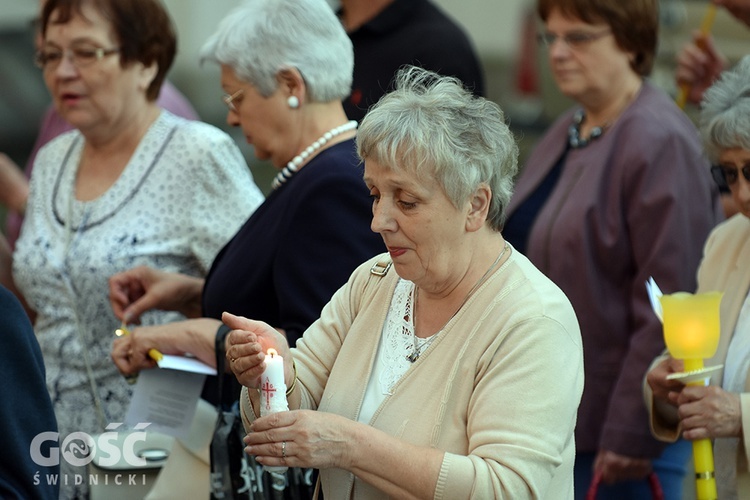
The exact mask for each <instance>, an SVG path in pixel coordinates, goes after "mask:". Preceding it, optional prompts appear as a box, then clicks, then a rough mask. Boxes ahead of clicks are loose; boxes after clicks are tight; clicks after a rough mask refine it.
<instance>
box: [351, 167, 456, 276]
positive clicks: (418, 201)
mask: <svg viewBox="0 0 750 500" xmlns="http://www.w3.org/2000/svg"><path fill="white" fill-rule="evenodd" d="M365 183H366V184H367V187H368V189H369V190H370V196H371V197H372V199H373V201H372V225H371V227H372V230H373V231H375V232H376V233H380V235H381V236H382V237H383V241H384V242H385V246H386V247H387V248H388V252H389V253H390V255H391V258H392V259H393V264H394V265H395V266H396V271H397V272H398V274H399V276H401V277H402V278H404V279H408V280H411V281H413V282H415V283H417V284H418V285H419V286H421V287H424V288H428V287H429V286H430V285H432V286H436V285H438V284H439V283H441V282H443V281H445V280H446V279H447V278H448V277H449V275H450V273H451V272H453V271H455V262H456V256H457V255H456V254H457V252H461V251H462V250H464V249H466V246H467V242H466V238H465V234H466V223H467V214H466V212H464V211H462V210H459V209H457V208H456V207H454V206H453V204H452V203H451V201H450V199H448V196H447V195H446V194H445V192H444V191H443V189H441V186H440V185H439V184H438V182H437V181H435V180H434V179H433V178H428V179H417V178H415V177H413V176H411V175H409V174H406V173H404V172H396V171H394V170H391V169H389V168H386V167H384V166H382V165H380V164H379V163H377V162H376V161H373V160H371V159H365ZM467 205H468V204H467ZM467 210H468V208H467Z"/></svg>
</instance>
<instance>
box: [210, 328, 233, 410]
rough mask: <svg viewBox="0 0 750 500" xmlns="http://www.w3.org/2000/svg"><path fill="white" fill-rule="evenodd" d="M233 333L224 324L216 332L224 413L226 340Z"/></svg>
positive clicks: (218, 373)
mask: <svg viewBox="0 0 750 500" xmlns="http://www.w3.org/2000/svg"><path fill="white" fill-rule="evenodd" d="M231 331H232V329H231V328H229V327H228V326H227V325H225V324H224V323H222V324H221V326H219V328H218V329H217V330H216V338H215V339H214V352H215V354H216V377H217V378H218V380H217V384H218V392H219V394H218V396H219V403H218V408H219V411H222V408H221V406H222V401H223V400H224V375H225V374H224V370H225V366H224V363H225V362H226V359H227V355H226V352H225V351H224V348H225V345H226V344H225V340H226V338H227V335H229V332H231Z"/></svg>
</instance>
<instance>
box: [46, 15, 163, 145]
mask: <svg viewBox="0 0 750 500" xmlns="http://www.w3.org/2000/svg"><path fill="white" fill-rule="evenodd" d="M83 13H84V16H85V17H82V16H80V15H77V14H76V15H74V16H73V17H72V18H71V19H70V21H68V22H67V23H65V24H56V23H55V20H56V18H57V13H56V12H53V13H52V16H51V17H50V22H49V24H48V26H47V32H46V35H45V38H44V41H43V46H42V52H41V53H42V55H43V59H44V60H46V62H45V63H44V66H43V72H44V81H45V83H46V84H47V87H48V88H49V91H50V93H51V94H52V99H53V101H54V103H55V107H56V108H57V110H58V112H59V113H60V114H61V115H62V116H63V117H64V118H65V119H66V120H67V121H68V122H70V123H71V124H72V125H74V126H75V127H76V128H78V129H80V130H81V131H82V132H83V133H84V135H85V134H86V132H87V131H94V130H101V129H102V127H104V128H107V127H111V126H117V124H118V123H122V122H123V121H125V120H128V117H130V116H133V113H134V112H136V111H137V110H138V109H141V108H139V106H140V107H143V106H145V105H146V104H147V102H148V101H147V99H146V89H147V88H148V84H149V83H150V82H151V80H152V79H153V76H154V73H155V69H154V68H152V70H148V69H147V68H144V67H143V65H142V64H140V63H134V64H130V65H128V67H126V68H122V67H121V66H120V56H119V53H118V51H119V46H118V42H117V39H116V37H115V35H114V33H113V32H112V28H111V25H110V23H109V22H108V21H106V20H105V19H104V18H103V17H102V16H101V15H100V14H99V13H98V12H97V11H96V10H95V9H93V8H92V7H91V6H90V5H84V7H83Z"/></svg>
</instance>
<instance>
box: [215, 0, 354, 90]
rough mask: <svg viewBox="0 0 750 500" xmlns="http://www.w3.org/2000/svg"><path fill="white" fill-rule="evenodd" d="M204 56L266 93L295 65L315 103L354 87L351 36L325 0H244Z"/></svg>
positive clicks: (273, 88) (227, 20) (223, 23)
mask: <svg viewBox="0 0 750 500" xmlns="http://www.w3.org/2000/svg"><path fill="white" fill-rule="evenodd" d="M201 60H202V61H205V60H212V61H215V62H218V63H219V64H223V65H226V66H229V67H231V68H232V69H233V70H234V72H235V74H236V75H237V77H238V78H240V79H242V80H245V81H247V82H248V83H250V84H251V85H253V86H254V87H255V88H256V89H257V90H258V92H260V94H261V95H263V96H265V97H268V96H269V95H271V94H272V93H273V92H274V91H275V90H276V88H277V85H278V82H277V80H276V76H277V74H278V72H279V71H281V70H284V69H289V68H296V69H297V70H298V71H299V72H300V73H301V74H302V77H303V78H304V80H305V85H306V86H307V90H308V98H309V100H310V101H312V102H330V101H334V100H342V99H344V98H345V97H347V96H348V95H349V93H350V92H351V85H352V72H353V69H354V51H353V49H352V43H351V40H349V37H348V35H347V34H346V31H344V28H343V26H342V25H341V22H340V21H339V20H338V19H337V18H336V15H335V14H334V12H333V9H332V8H331V7H330V5H329V4H328V3H327V2H326V1H325V0H244V1H243V3H242V4H241V5H239V6H238V7H236V8H235V9H234V10H232V11H231V12H230V13H229V14H228V15H227V16H226V17H225V18H224V19H223V20H222V21H221V23H220V24H219V27H218V29H217V31H216V32H215V33H214V34H213V35H212V36H211V37H210V38H209V40H208V41H207V42H206V44H205V45H204V46H203V48H202V49H201Z"/></svg>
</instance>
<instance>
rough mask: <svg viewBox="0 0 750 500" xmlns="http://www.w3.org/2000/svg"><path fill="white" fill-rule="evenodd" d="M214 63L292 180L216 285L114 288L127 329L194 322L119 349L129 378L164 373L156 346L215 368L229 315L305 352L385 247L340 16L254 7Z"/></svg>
mask: <svg viewBox="0 0 750 500" xmlns="http://www.w3.org/2000/svg"><path fill="white" fill-rule="evenodd" d="M202 54H203V57H204V59H206V60H208V61H213V62H217V63H218V64H219V65H220V67H221V86H222V88H223V89H224V92H225V95H224V102H225V104H226V105H227V106H228V114H227V123H228V124H229V125H231V126H235V127H240V128H241V130H242V133H243V135H244V136H245V138H246V139H247V142H248V143H249V144H251V145H252V146H253V147H254V151H255V155H256V156H257V157H258V158H259V159H263V160H270V163H271V164H272V165H273V166H274V167H275V168H276V169H278V173H277V175H276V177H275V179H274V180H273V184H272V186H271V191H270V194H269V195H268V197H267V198H266V200H265V202H264V203H263V204H262V205H261V206H260V207H259V208H258V210H257V211H256V212H255V213H253V215H252V216H251V217H250V218H249V219H248V220H247V222H245V224H244V225H243V226H242V228H241V229H240V230H239V232H238V233H237V234H236V235H235V236H234V238H233V239H232V240H231V241H230V242H229V243H228V244H227V246H226V247H225V248H224V249H223V250H222V251H221V252H220V254H219V255H218V256H217V258H216V260H215V261H214V263H213V265H212V267H211V271H210V272H209V274H208V276H207V277H206V278H205V279H195V278H192V277H186V276H184V275H179V274H176V273H165V272H163V271H161V270H158V269H155V268H152V267H143V266H141V267H138V268H135V269H132V270H129V271H126V272H123V273H120V274H118V275H116V276H113V277H112V279H111V280H110V284H111V289H110V294H111V303H112V308H113V310H114V311H115V314H116V315H117V316H118V317H120V318H122V319H123V321H126V322H128V323H132V322H137V321H138V318H139V317H141V315H142V314H143V313H144V312H145V311H148V310H151V309H154V308H156V309H169V310H179V311H184V312H185V314H186V315H187V316H188V317H189V318H190V319H188V320H185V321H181V322H176V323H170V324H163V325H160V326H152V327H141V328H135V329H134V330H133V332H132V335H129V336H128V337H121V338H119V339H117V340H116V341H115V344H114V345H113V348H112V358H113V360H114V361H115V363H116V364H117V366H118V367H119V369H120V370H121V371H122V372H123V373H124V374H133V373H136V372H138V371H139V370H141V369H144V368H150V367H152V366H153V365H154V362H153V360H151V359H150V358H149V356H148V352H149V350H150V349H152V348H156V349H159V350H160V351H162V352H163V353H165V354H181V353H185V352H190V353H191V354H193V355H195V356H197V357H198V358H200V359H202V360H203V361H205V362H206V363H209V364H211V365H215V364H216V357H217V356H222V357H223V356H224V349H223V347H221V346H223V345H224V343H223V341H224V338H223V336H224V335H226V333H228V330H227V329H225V328H223V327H222V323H221V314H222V312H224V311H233V312H237V313H238V314H241V315H243V316H246V317H250V318H254V319H258V320H261V321H265V322H266V323H268V324H270V325H272V326H273V327H274V328H276V329H277V330H279V331H281V332H283V334H284V336H285V337H286V339H287V341H288V343H289V344H290V345H292V346H294V345H295V343H296V341H297V339H299V338H300V337H301V336H302V332H304V331H305V330H306V329H307V328H308V327H309V326H310V325H311V324H312V323H313V322H314V321H315V320H316V319H317V318H318V317H319V316H320V312H321V310H322V309H323V306H324V305H325V304H326V303H327V302H328V301H329V300H330V299H331V296H332V295H333V294H334V292H335V291H336V290H337V289H338V288H339V287H341V286H342V285H344V283H346V281H347V279H348V278H349V275H350V274H351V272H352V271H353V270H354V269H355V268H356V267H357V265H359V264H361V263H362V262H364V261H366V260H367V259H368V258H370V257H372V256H374V255H377V254H378V253H380V252H382V251H384V250H385V246H384V244H383V241H382V239H381V238H380V236H379V235H378V234H377V233H375V232H373V231H372V230H371V229H370V222H371V220H372V199H371V197H370V195H369V191H368V189H367V187H366V185H365V182H364V180H363V178H362V176H363V166H362V165H361V163H360V160H359V158H358V156H357V154H356V149H355V142H354V138H355V135H356V128H357V123H356V122H354V121H350V120H348V119H347V117H346V114H345V113H344V109H343V105H342V103H341V100H342V99H343V98H344V97H346V96H348V95H349V93H350V89H351V82H352V69H353V64H354V55H353V49H352V44H351V41H350V40H349V38H348V36H347V35H346V32H345V31H344V29H343V27H342V25H341V23H340V22H339V21H338V19H337V18H336V16H335V14H334V12H333V10H332V9H331V8H330V5H328V4H327V3H326V2H325V0H248V1H245V2H244V3H243V4H242V6H240V7H238V8H236V9H235V10H234V11H232V12H230V13H229V14H228V15H227V16H226V17H225V18H224V20H223V21H222V23H221V24H220V25H219V27H218V29H217V31H216V33H215V34H214V35H213V36H212V37H211V38H210V39H209V40H208V42H207V43H206V44H205V46H204V47H203V50H202ZM217 338H218V342H217ZM216 345H218V346H220V347H219V349H218V351H217V349H216V348H215V346H216ZM227 377H228V379H227V380H225V386H226V385H230V386H231V387H233V390H231V391H226V392H225V398H224V403H225V404H226V405H230V404H232V403H233V402H235V401H236V400H237V398H238V397H239V390H240V388H241V386H240V385H239V383H238V382H237V380H236V378H235V377H234V376H233V375H232V374H231V373H228V374H227ZM232 384H233V385H232ZM215 391H216V387H215V386H214V385H212V384H207V385H206V388H205V390H204V397H206V398H207V399H211V400H215V399H216V396H217V395H216V392H215ZM297 472H298V471H297ZM288 477H290V478H293V477H296V475H293V474H291V471H290V474H289V476H288ZM207 480H208V476H206V481H207ZM303 490H304V488H303ZM304 493H305V492H304V491H303V494H304Z"/></svg>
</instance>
